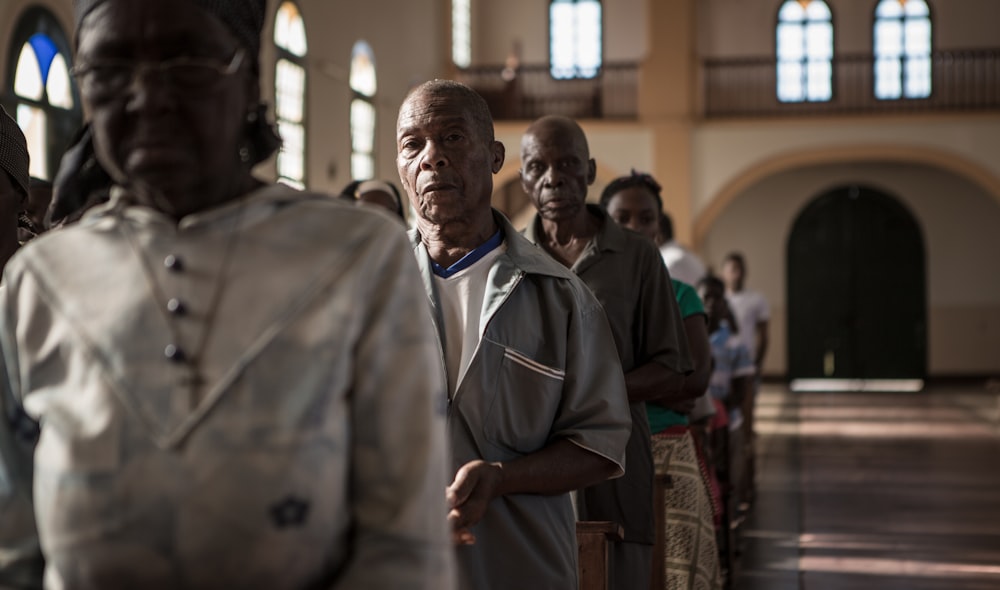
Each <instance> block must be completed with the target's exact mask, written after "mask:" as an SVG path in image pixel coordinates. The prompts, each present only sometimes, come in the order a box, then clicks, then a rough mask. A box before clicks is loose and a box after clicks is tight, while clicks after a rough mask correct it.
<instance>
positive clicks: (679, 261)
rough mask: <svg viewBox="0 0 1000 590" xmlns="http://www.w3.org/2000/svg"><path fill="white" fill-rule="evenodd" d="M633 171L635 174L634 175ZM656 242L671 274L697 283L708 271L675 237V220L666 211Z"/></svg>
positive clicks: (662, 215) (661, 219)
mask: <svg viewBox="0 0 1000 590" xmlns="http://www.w3.org/2000/svg"><path fill="white" fill-rule="evenodd" d="M634 174H635V173H634V171H633V175H634ZM656 243H657V244H658V245H659V246H660V256H662V257H663V263H664V264H666V265H667V269H668V270H670V276H671V277H673V278H675V279H677V280H678V281H681V282H682V283H687V284H688V285H697V284H698V281H700V280H701V279H702V278H704V276H705V274H706V273H707V272H708V271H707V269H706V268H705V263H704V262H702V261H701V258H698V256H697V255H696V254H695V253H694V252H692V251H690V250H688V249H687V248H685V247H684V246H681V245H680V244H678V243H677V241H676V240H675V239H674V222H673V220H672V219H671V218H670V214H669V213H667V212H666V211H663V210H660V212H659V231H658V232H657V233H656Z"/></svg>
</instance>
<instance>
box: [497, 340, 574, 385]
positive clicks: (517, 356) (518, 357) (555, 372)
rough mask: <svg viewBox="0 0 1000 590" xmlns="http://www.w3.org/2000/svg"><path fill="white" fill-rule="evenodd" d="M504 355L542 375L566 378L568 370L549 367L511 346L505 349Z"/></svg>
mask: <svg viewBox="0 0 1000 590" xmlns="http://www.w3.org/2000/svg"><path fill="white" fill-rule="evenodd" d="M503 356H504V358H506V359H510V360H511V361H514V362H515V363H517V364H519V365H521V366H522V367H524V368H526V369H529V370H531V371H534V372H536V373H538V374H540V375H545V376H546V377H551V378H552V379H558V380H559V381H562V380H564V379H565V378H566V371H560V370H559V369H553V368H552V367H547V366H545V365H543V364H541V363H539V362H537V361H534V360H532V359H530V358H528V357H526V356H524V355H523V354H521V353H519V352H517V351H516V350H511V349H509V348H504V349H503Z"/></svg>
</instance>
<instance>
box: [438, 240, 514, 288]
mask: <svg viewBox="0 0 1000 590" xmlns="http://www.w3.org/2000/svg"><path fill="white" fill-rule="evenodd" d="M502 243H503V231H502V230H497V233H495V234H493V237H491V238H490V239H488V240H486V241H485V242H484V243H483V244H482V245H481V246H479V247H477V248H476V249H475V250H473V251H472V252H469V253H468V254H466V255H465V256H463V257H462V258H461V259H460V260H459V261H458V262H456V263H455V264H452V265H451V266H449V267H448V268H445V267H443V266H441V265H440V264H438V263H437V262H434V261H433V260H432V261H431V268H432V269H434V274H436V275H437V276H439V277H441V278H442V279H447V278H449V277H451V276H453V275H455V274H456V273H460V272H462V271H463V270H465V269H467V268H469V267H470V266H472V265H473V264H475V263H477V262H479V261H480V260H482V259H483V256H486V255H487V254H489V253H490V252H492V251H493V250H495V249H496V248H497V247H499V246H500V244H502Z"/></svg>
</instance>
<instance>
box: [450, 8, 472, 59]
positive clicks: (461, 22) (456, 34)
mask: <svg viewBox="0 0 1000 590" xmlns="http://www.w3.org/2000/svg"><path fill="white" fill-rule="evenodd" d="M451 61H453V62H454V63H455V65H456V66H458V67H460V68H467V67H469V65H471V64H472V6H471V0H451Z"/></svg>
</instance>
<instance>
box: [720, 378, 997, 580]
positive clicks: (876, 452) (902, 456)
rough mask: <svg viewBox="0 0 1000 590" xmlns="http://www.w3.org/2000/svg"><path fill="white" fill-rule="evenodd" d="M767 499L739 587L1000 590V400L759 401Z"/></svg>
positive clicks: (957, 392)
mask: <svg viewBox="0 0 1000 590" xmlns="http://www.w3.org/2000/svg"><path fill="white" fill-rule="evenodd" d="M757 415H758V419H757V432H758V459H757V461H758V481H757V490H758V492H757V501H756V502H755V506H754V508H753V512H752V513H751V515H750V517H749V518H748V520H747V521H746V523H745V525H744V527H743V536H742V542H741V546H742V548H743V552H742V556H741V559H740V560H739V568H738V572H737V575H736V578H735V579H736V585H735V587H736V588H737V589H738V590H834V589H837V590H839V589H850V590H865V589H869V588H871V589H879V590H965V589H968V590H979V589H982V590H987V589H990V590H997V589H1000V397H998V394H997V393H996V392H995V391H994V392H989V391H987V389H986V387H984V386H978V387H972V386H969V387H935V386H930V387H929V388H928V389H926V390H925V391H924V392H922V393H843V392H842V393H822V392H810V393H790V392H788V390H787V389H786V388H784V387H782V386H767V385H765V386H764V388H763V390H762V392H761V396H760V398H759V400H758V410H757Z"/></svg>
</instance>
